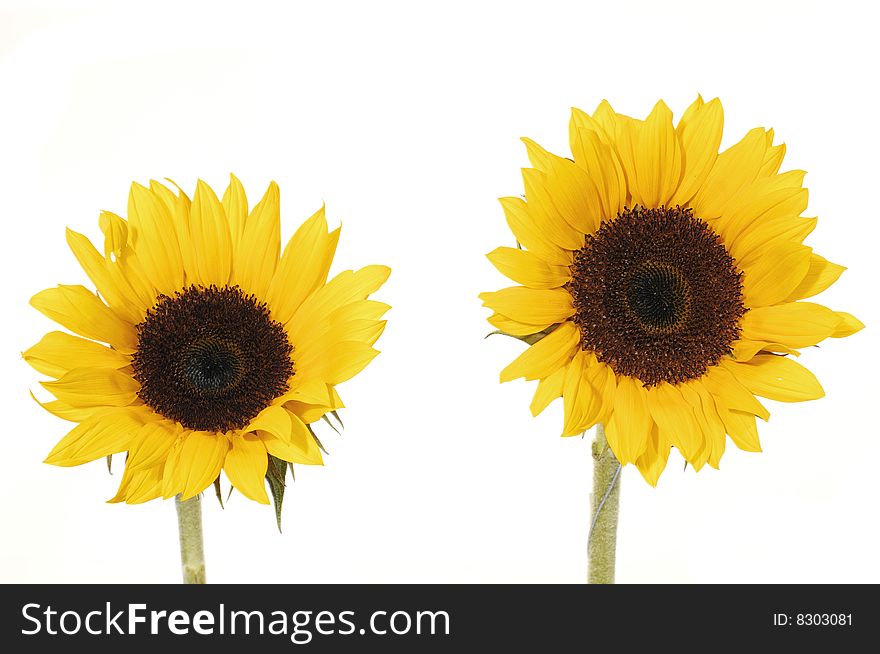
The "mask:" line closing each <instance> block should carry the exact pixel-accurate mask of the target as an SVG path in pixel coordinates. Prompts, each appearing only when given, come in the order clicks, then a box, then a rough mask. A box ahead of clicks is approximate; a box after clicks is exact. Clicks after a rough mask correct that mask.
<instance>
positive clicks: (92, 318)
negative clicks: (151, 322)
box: [31, 286, 137, 354]
mask: <svg viewBox="0 0 880 654" xmlns="http://www.w3.org/2000/svg"><path fill="white" fill-rule="evenodd" d="M31 306H32V307H34V308H35V309H36V310H37V311H40V312H41V313H43V314H44V315H46V316H48V317H49V318H51V319H52V320H54V321H55V322H57V323H58V324H60V325H61V326H62V327H66V328H67V329H69V330H70V331H72V332H75V333H77V334H79V335H80V336H85V337H86V338H91V339H93V340H96V341H101V342H103V343H109V344H110V345H112V346H113V347H114V348H116V349H117V350H119V351H121V352H124V353H126V354H131V353H132V352H134V351H135V349H136V348H137V334H136V333H135V330H134V328H133V327H132V326H131V325H130V324H128V323H126V322H125V321H123V320H122V319H120V318H119V317H117V316H116V314H114V313H113V311H111V310H110V308H109V307H108V306H107V305H106V304H104V303H103V302H101V300H100V299H98V296H96V295H95V294H94V293H92V292H90V291H89V290H88V289H86V288H84V287H83V286H58V287H56V288H48V289H46V290H45V291H40V292H39V293H37V294H36V295H35V296H33V297H32V298H31Z"/></svg>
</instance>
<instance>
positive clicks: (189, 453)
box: [175, 431, 229, 500]
mask: <svg viewBox="0 0 880 654" xmlns="http://www.w3.org/2000/svg"><path fill="white" fill-rule="evenodd" d="M228 451H229V438H227V437H226V436H225V435H224V434H217V433H213V432H206V431H193V432H190V433H188V434H186V435H185V436H184V437H183V441H182V444H181V446H180V454H179V456H178V457H177V461H176V462H175V467H176V468H177V469H178V471H179V472H177V473H176V474H178V475H179V478H180V479H182V480H183V490H182V491H180V495H181V497H180V499H181V500H188V499H189V498H191V497H194V496H195V495H198V494H199V493H201V492H202V491H203V490H205V489H206V488H207V487H208V486H210V485H211V484H213V483H214V480H215V479H217V476H218V475H219V474H220V471H221V470H222V469H223V462H224V461H225V459H226V453H227V452H228Z"/></svg>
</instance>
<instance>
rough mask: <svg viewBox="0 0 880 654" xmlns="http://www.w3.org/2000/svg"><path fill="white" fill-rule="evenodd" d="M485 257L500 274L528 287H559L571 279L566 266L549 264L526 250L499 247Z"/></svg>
mask: <svg viewBox="0 0 880 654" xmlns="http://www.w3.org/2000/svg"><path fill="white" fill-rule="evenodd" d="M486 257H488V259H489V261H491V262H492V264H493V265H494V266H495V267H496V268H497V269H498V271H499V272H500V273H501V274H502V275H505V276H507V277H509V278H510V279H512V280H513V281H515V282H516V283H517V284H522V285H523V286H527V287H529V288H535V289H551V288H559V287H560V286H563V285H564V284H566V283H567V282H568V281H569V280H571V273H570V272H569V270H568V268H567V267H565V266H555V265H553V264H549V263H547V262H546V261H544V260H543V259H541V258H540V257H539V256H537V255H536V254H534V253H533V252H529V251H528V250H519V249H517V248H506V247H500V248H496V249H495V250H493V251H492V252H490V253H489V254H487V255H486Z"/></svg>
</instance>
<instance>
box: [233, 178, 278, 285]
mask: <svg viewBox="0 0 880 654" xmlns="http://www.w3.org/2000/svg"><path fill="white" fill-rule="evenodd" d="M230 224H232V221H231V220H230ZM280 251H281V195H280V192H279V190H278V185H277V184H276V183H275V182H272V183H271V184H269V188H268V190H267V191H266V194H265V195H264V196H263V199H262V200H260V202H259V203H258V204H257V206H255V207H254V209H253V211H251V215H250V216H249V217H248V218H247V221H245V222H244V228H243V229H242V233H241V243H240V245H239V250H238V252H239V256H236V258H235V262H234V263H233V269H234V270H233V278H234V280H235V282H236V283H237V284H238V285H240V286H241V287H242V288H243V289H244V290H245V291H247V292H248V293H253V294H254V295H256V296H257V297H258V298H265V297H267V293H268V291H269V284H270V283H271V282H272V277H273V275H274V274H275V268H276V266H277V265H278V253H279V252H280Z"/></svg>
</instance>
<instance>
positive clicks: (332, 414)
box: [330, 409, 345, 429]
mask: <svg viewBox="0 0 880 654" xmlns="http://www.w3.org/2000/svg"><path fill="white" fill-rule="evenodd" d="M330 415H331V416H333V417H334V418H336V422H338V423H339V426H340V427H342V428H343V429H345V425H344V424H342V418H340V417H339V413H338V412H337V411H336V409H333V411H331V412H330Z"/></svg>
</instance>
